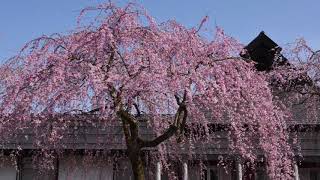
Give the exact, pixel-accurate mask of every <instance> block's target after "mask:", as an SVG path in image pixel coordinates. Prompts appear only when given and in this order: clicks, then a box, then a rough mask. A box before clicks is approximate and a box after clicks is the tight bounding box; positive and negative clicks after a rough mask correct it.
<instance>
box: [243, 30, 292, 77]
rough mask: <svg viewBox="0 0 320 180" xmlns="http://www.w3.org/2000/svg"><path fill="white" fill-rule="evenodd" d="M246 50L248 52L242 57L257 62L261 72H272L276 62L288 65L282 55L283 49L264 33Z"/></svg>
mask: <svg viewBox="0 0 320 180" xmlns="http://www.w3.org/2000/svg"><path fill="white" fill-rule="evenodd" d="M244 49H245V50H246V52H245V53H243V54H241V57H243V58H247V59H252V60H253V61H255V62H257V65H256V67H257V69H258V70H259V71H264V70H271V69H272V66H273V65H274V64H275V61H277V64H278V65H284V64H288V60H287V59H286V58H285V57H284V56H283V55H282V54H281V50H282V48H281V47H280V46H278V44H277V43H275V42H274V41H273V40H272V39H271V38H269V37H268V36H267V35H266V34H265V33H264V32H263V31H261V32H260V33H259V35H258V36H257V37H256V38H255V39H253V40H252V41H251V42H250V43H249V44H248V45H247V46H246V47H245V48H244Z"/></svg>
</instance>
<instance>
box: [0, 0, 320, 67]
mask: <svg viewBox="0 0 320 180" xmlns="http://www.w3.org/2000/svg"><path fill="white" fill-rule="evenodd" d="M135 1H136V2H138V3H140V4H142V5H143V6H144V7H145V8H146V9H147V11H148V12H149V14H151V15H152V16H154V17H155V19H156V20H157V21H158V22H163V21H166V20H170V19H175V20H177V21H178V22H180V23H182V24H184V25H185V26H187V27H193V26H197V25H199V22H200V21H201V20H202V18H203V17H205V16H209V21H208V23H207V25H206V27H207V28H208V32H209V34H211V33H210V32H212V35H213V34H214V33H213V31H214V28H215V27H216V26H219V27H221V28H223V29H224V30H225V32H226V34H228V35H231V36H233V37H234V38H236V39H238V40H239V41H240V42H241V43H243V44H247V43H249V42H250V41H251V40H252V39H253V38H255V37H256V36H257V35H258V34H259V32H260V31H262V30H263V31H265V33H266V34H267V35H268V36H269V37H270V38H271V39H273V40H274V41H275V42H276V43H278V44H279V45H280V46H284V45H286V44H287V43H291V42H294V41H295V40H296V39H297V38H301V37H303V38H304V39H305V40H306V41H307V42H308V43H309V45H310V46H311V47H312V48H313V49H315V50H318V49H320V20H319V19H317V18H319V17H320V8H319V7H320V1H319V0H264V1H262V0H241V1H240V0H220V1H217V0H135ZM102 2H104V1H103V0H1V5H0V62H3V61H5V60H6V59H7V58H9V57H11V56H13V55H15V54H16V53H17V52H18V51H19V49H20V48H21V47H22V46H23V45H24V44H25V43H26V42H28V41H29V40H32V39H34V38H37V37H39V36H41V35H50V34H53V33H67V32H70V31H71V30H72V29H73V28H74V27H75V26H76V18H77V16H78V14H79V12H80V10H81V9H82V8H84V7H87V6H91V5H96V4H99V3H102ZM114 2H117V3H118V4H120V5H121V4H124V3H126V2H127V1H126V0H115V1H114Z"/></svg>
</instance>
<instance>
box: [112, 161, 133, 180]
mask: <svg viewBox="0 0 320 180" xmlns="http://www.w3.org/2000/svg"><path fill="white" fill-rule="evenodd" d="M115 180H133V173H132V170H131V164H130V162H129V161H128V160H125V159H124V160H121V161H119V162H118V165H117V169H116V172H115Z"/></svg>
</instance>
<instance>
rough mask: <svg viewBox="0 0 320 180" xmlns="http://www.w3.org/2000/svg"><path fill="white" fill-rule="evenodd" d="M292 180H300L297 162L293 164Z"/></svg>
mask: <svg viewBox="0 0 320 180" xmlns="http://www.w3.org/2000/svg"><path fill="white" fill-rule="evenodd" d="M293 166H294V180H300V177H299V168H298V164H297V162H294V165H293Z"/></svg>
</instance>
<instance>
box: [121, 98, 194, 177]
mask: <svg viewBox="0 0 320 180" xmlns="http://www.w3.org/2000/svg"><path fill="white" fill-rule="evenodd" d="M177 99H178V98H177ZM183 99H184V100H185V97H184V98H183ZM184 100H183V101H182V102H179V101H178V100H177V102H178V104H179V108H178V110H177V112H176V115H175V118H174V123H173V125H170V127H169V128H168V129H167V130H166V131H165V132H164V133H163V134H162V135H160V136H158V137H156V138H155V139H153V140H151V141H146V140H142V139H141V138H140V137H139V132H138V130H139V129H138V124H137V123H138V122H137V120H136V119H135V117H134V116H132V115H131V114H130V113H129V112H127V111H125V110H123V109H120V110H119V111H118V112H117V115H118V117H119V118H120V119H121V121H122V129H123V132H124V136H125V140H126V145H127V154H128V156H129V159H130V162H131V166H132V172H133V175H134V180H144V179H145V173H144V162H143V159H142V155H141V150H142V148H144V147H156V146H157V145H159V144H160V143H162V142H164V141H166V140H167V139H169V138H170V137H172V136H173V135H175V134H177V133H178V135H179V133H182V132H183V129H184V127H185V123H186V120H187V114H188V112H187V108H186V106H185V104H184Z"/></svg>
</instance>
